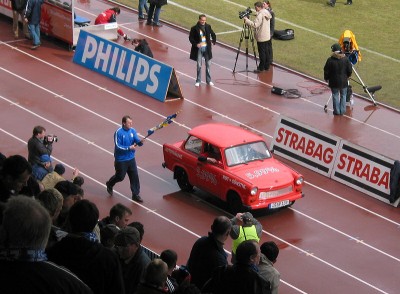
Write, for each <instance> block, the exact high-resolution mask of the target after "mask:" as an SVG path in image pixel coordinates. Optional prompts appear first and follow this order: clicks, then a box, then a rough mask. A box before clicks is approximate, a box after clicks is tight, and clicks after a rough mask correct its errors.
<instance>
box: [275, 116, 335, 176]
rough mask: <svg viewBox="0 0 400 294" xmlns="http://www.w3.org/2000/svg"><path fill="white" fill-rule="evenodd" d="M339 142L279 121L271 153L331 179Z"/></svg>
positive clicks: (290, 123) (293, 122)
mask: <svg viewBox="0 0 400 294" xmlns="http://www.w3.org/2000/svg"><path fill="white" fill-rule="evenodd" d="M339 144H340V138H339V137H335V136H333V135H330V134H326V133H323V132H321V131H319V130H317V129H313V128H311V127H309V126H306V125H304V124H301V123H300V122H298V121H296V120H293V119H290V118H286V117H281V118H280V121H279V123H278V125H277V127H276V129H275V135H274V140H273V142H272V146H271V149H273V150H274V153H275V154H277V155H280V156H282V157H284V158H287V159H289V160H291V161H294V162H296V163H297V164H300V165H302V166H305V167H306V168H308V169H311V170H313V171H315V172H317V173H320V174H323V175H325V176H327V177H330V175H331V173H332V170H333V164H334V161H335V158H336V154H337V151H338V148H339Z"/></svg>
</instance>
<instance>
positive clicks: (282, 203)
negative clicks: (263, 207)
mask: <svg viewBox="0 0 400 294" xmlns="http://www.w3.org/2000/svg"><path fill="white" fill-rule="evenodd" d="M289 204H290V201H289V200H283V201H280V202H275V203H271V204H270V205H269V208H271V209H273V208H279V207H283V206H286V205H289Z"/></svg>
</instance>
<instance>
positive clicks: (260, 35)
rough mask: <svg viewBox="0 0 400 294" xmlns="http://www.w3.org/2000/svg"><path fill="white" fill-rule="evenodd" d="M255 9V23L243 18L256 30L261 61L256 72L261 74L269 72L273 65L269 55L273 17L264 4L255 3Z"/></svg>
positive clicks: (255, 34)
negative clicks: (271, 20)
mask: <svg viewBox="0 0 400 294" xmlns="http://www.w3.org/2000/svg"><path fill="white" fill-rule="evenodd" d="M254 9H255V10H256V18H255V19H254V21H251V20H250V19H249V18H248V17H247V16H245V17H243V20H244V23H245V24H246V25H248V26H250V27H252V28H254V36H255V39H256V41H257V49H258V57H259V59H260V64H259V65H258V69H256V70H255V71H254V72H255V73H259V72H262V71H265V70H269V66H270V64H271V56H269V54H268V46H269V44H270V43H271V34H270V19H271V18H272V16H271V13H269V11H268V10H266V9H264V7H263V3H262V2H256V3H254Z"/></svg>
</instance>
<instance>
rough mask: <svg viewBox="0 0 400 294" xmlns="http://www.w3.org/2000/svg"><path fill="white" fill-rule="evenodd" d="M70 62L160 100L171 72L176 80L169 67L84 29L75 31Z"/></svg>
mask: <svg viewBox="0 0 400 294" xmlns="http://www.w3.org/2000/svg"><path fill="white" fill-rule="evenodd" d="M73 61H74V62H75V63H78V64H80V65H82V66H84V67H86V68H89V69H91V70H93V71H95V72H98V73H100V74H102V75H105V76H107V77H109V78H111V79H113V80H115V81H117V82H120V83H122V84H124V85H126V86H128V87H131V88H133V89H135V90H137V91H139V92H142V93H144V94H146V95H148V96H150V97H153V98H154V99H157V100H159V101H162V102H164V101H165V99H166V97H167V93H168V89H169V84H170V81H171V77H172V75H173V81H176V76H175V71H174V70H173V68H172V67H171V66H169V65H166V64H164V63H162V62H159V61H157V60H155V59H153V58H150V57H148V56H146V55H143V54H141V53H139V52H136V51H134V50H131V49H129V48H126V47H124V46H121V45H119V44H117V43H115V42H112V41H108V40H105V39H103V38H100V37H98V36H96V35H93V34H91V33H89V32H87V31H85V30H81V31H80V33H79V39H78V42H77V45H76V49H75V54H74V58H73ZM175 84H176V83H175ZM175 88H176V87H175ZM178 88H179V91H178V92H179V94H178V96H181V94H180V87H179V84H178ZM180 98H181V97H180Z"/></svg>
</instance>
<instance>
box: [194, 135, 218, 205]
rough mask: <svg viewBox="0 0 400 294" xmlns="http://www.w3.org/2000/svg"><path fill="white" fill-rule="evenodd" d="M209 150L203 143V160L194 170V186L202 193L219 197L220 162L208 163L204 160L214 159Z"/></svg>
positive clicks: (198, 162) (208, 145) (208, 146)
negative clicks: (202, 191)
mask: <svg viewBox="0 0 400 294" xmlns="http://www.w3.org/2000/svg"><path fill="white" fill-rule="evenodd" d="M210 152H211V150H210V144H209V143H208V142H203V146H202V153H201V156H203V160H198V161H197V168H196V182H197V184H196V186H197V187H198V188H200V189H202V190H204V191H207V192H209V193H211V194H213V195H216V196H218V197H220V193H221V186H222V183H221V180H222V173H223V172H224V169H223V164H222V160H221V161H217V162H210V161H208V160H204V158H214V156H215V154H214V155H212V154H211V153H210Z"/></svg>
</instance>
